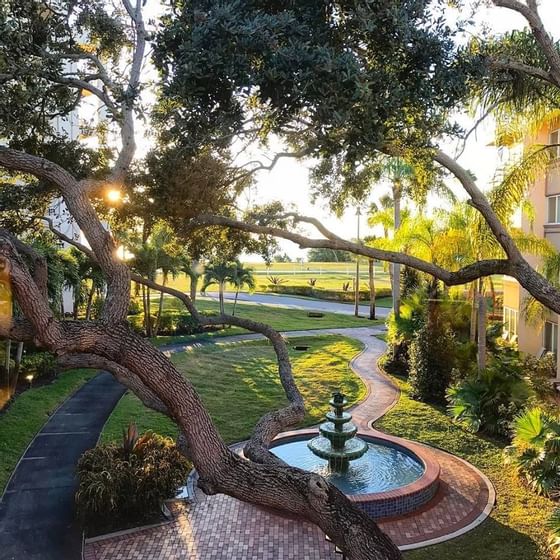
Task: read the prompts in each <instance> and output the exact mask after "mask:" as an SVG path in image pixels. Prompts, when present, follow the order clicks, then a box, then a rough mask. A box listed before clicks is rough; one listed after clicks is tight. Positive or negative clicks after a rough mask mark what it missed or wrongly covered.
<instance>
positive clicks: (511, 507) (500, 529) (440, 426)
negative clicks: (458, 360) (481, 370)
mask: <svg viewBox="0 0 560 560" xmlns="http://www.w3.org/2000/svg"><path fill="white" fill-rule="evenodd" d="M393 379H394V380H395V381H396V382H397V383H398V384H399V386H400V388H401V390H402V395H401V399H400V401H399V403H398V405H397V406H396V407H395V408H394V409H393V410H391V411H390V412H389V413H388V414H387V415H386V416H385V417H383V418H382V419H381V420H380V421H379V422H377V423H376V427H377V428H380V429H382V430H384V431H386V432H389V433H391V434H395V435H398V436H401V437H405V438H409V439H414V440H417V441H422V442H425V443H428V444H430V445H434V446H436V447H440V448H442V449H445V450H446V451H449V452H451V453H453V454H455V455H458V456H459V457H462V458H464V459H466V460H467V461H469V462H470V463H472V464H473V465H475V466H476V467H478V468H479V469H480V470H481V471H483V472H484V473H485V474H486V475H487V476H488V477H489V478H490V480H491V481H492V482H493V484H494V486H495V488H496V492H497V504H496V507H495V508H494V510H493V512H492V514H491V518H490V519H487V520H486V521H485V522H484V523H483V524H482V525H481V526H479V527H478V528H477V529H474V530H473V531H471V532H469V533H467V534H466V535H464V536H462V537H459V538H457V539H453V540H451V541H448V542H447V543H443V544H440V545H436V546H431V547H428V548H425V549H419V550H415V551H411V552H408V553H406V555H405V556H406V558H407V560H448V559H450V558H452V559H453V560H544V559H548V558H549V556H548V555H547V553H546V551H545V549H544V545H545V543H546V534H547V530H546V526H545V524H546V521H547V519H548V517H549V515H550V513H551V511H552V509H553V503H552V501H551V500H548V499H546V498H542V497H539V496H536V495H535V494H533V493H532V492H530V491H529V489H528V488H527V487H526V486H524V485H523V484H522V483H521V482H520V481H519V480H518V479H517V477H516V476H515V474H514V473H513V471H512V469H511V468H508V467H505V466H504V464H503V461H502V450H503V445H502V444H500V443H496V442H494V441H490V440H487V439H484V438H482V437H479V436H477V435H475V434H471V433H469V432H467V431H465V430H463V429H462V428H460V427H459V426H457V425H456V424H454V423H453V422H451V420H450V419H449V417H448V416H446V414H445V411H444V410H442V409H438V408H434V407H431V406H428V405H425V404H423V403H419V402H416V401H413V400H412V399H410V398H409V396H408V395H409V385H408V384H407V383H405V382H403V381H400V380H398V379H396V378H393Z"/></svg>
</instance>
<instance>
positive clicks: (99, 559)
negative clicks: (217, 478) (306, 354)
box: [84, 327, 495, 560]
mask: <svg viewBox="0 0 560 560" xmlns="http://www.w3.org/2000/svg"><path fill="white" fill-rule="evenodd" d="M381 332H383V331H382V330H381V329H371V328H367V327H366V328H343V329H324V330H323V329H321V330H316V331H297V332H290V333H285V334H287V335H289V336H309V335H313V334H337V335H344V336H348V337H350V338H354V339H357V340H359V341H360V342H362V343H363V344H364V349H363V350H362V351H361V352H360V353H359V354H358V355H357V356H355V357H354V359H353V360H352V361H351V367H352V369H353V370H354V371H355V372H356V373H357V374H358V375H359V376H360V377H361V378H362V380H363V381H364V383H365V384H366V386H367V388H368V394H367V396H366V398H365V399H364V400H363V401H362V402H361V403H359V404H357V405H355V406H354V407H353V408H352V409H351V410H352V414H353V416H354V421H355V423H356V424H357V425H358V427H359V429H360V431H362V432H365V433H368V432H369V433H372V434H375V432H376V430H375V429H374V428H372V427H371V424H372V422H373V421H375V420H377V419H379V418H380V417H381V416H383V415H384V414H385V413H386V412H387V411H388V410H390V409H391V408H392V407H393V406H394V405H395V404H396V402H397V401H398V397H399V390H398V388H397V387H395V385H394V384H393V383H392V381H391V380H390V379H389V378H388V377H387V376H385V375H384V374H383V373H381V372H380V371H379V369H378V367H377V360H378V359H379V357H380V356H381V354H382V353H383V352H384V350H385V347H386V345H385V343H384V342H382V341H381V340H379V339H377V338H376V337H375V336H374V335H375V334H379V333H381ZM255 338H259V337H258V336H255V335H241V336H235V337H233V336H232V337H231V338H230V337H227V338H223V339H220V340H216V341H215V342H214V341H213V342H212V343H217V344H228V343H232V342H236V341H240V340H251V339H255ZM189 346H192V345H176V346H173V347H167V348H165V349H164V350H166V351H168V352H170V353H172V352H177V351H181V350H184V349H186V348H188V347H189ZM162 349H163V348H162ZM377 433H379V432H377ZM238 445H239V444H238ZM415 445H421V444H415ZM423 447H424V448H425V450H426V452H427V453H430V454H433V456H434V457H435V459H436V460H437V461H438V462H439V464H440V466H441V477H440V480H441V483H440V488H439V491H438V493H437V494H436V496H435V497H434V498H433V500H432V501H431V502H430V503H429V504H427V505H426V506H424V508H422V509H420V510H418V511H416V512H413V513H411V514H408V515H406V516H403V517H399V518H393V519H389V520H382V521H380V522H379V525H380V527H381V528H382V530H383V531H385V532H386V533H387V534H388V535H389V536H390V537H391V538H392V539H393V540H394V541H395V542H396V543H397V544H398V545H399V547H400V548H401V549H402V550H408V549H412V548H419V547H421V546H428V545H431V544H436V543H439V542H443V541H445V540H449V539H451V538H454V537H457V536H459V535H461V534H464V533H466V532H467V531H469V530H471V529H473V528H474V527H476V526H477V525H479V524H480V523H482V521H484V519H486V518H487V517H488V515H489V513H490V511H491V509H492V507H493V504H494V499H495V493H494V489H493V487H492V484H491V483H490V481H489V480H488V479H487V478H486V477H485V476H484V475H483V474H482V473H480V472H479V471H478V470H477V469H476V468H475V467H473V466H472V465H470V464H469V463H467V462H466V461H464V460H462V459H459V458H458V457H455V456H453V455H450V454H448V453H446V452H444V451H441V450H438V449H434V448H431V447H428V446H423ZM173 509H174V513H175V518H174V519H173V520H172V521H170V522H169V523H166V524H164V525H160V526H157V527H151V528H139V529H138V530H136V531H134V530H133V531H130V532H126V533H124V534H123V533H121V534H118V535H117V534H114V535H107V536H106V537H97V538H96V539H92V540H91V541H86V543H85V549H84V552H85V556H84V557H85V559H86V560H110V559H113V558H119V559H122V560H132V559H135V560H139V559H142V560H148V559H151V558H154V557H157V558H159V559H161V560H176V559H179V558H181V559H188V560H214V559H216V560H217V559H222V558H228V559H231V560H288V559H296V558H298V559H299V558H305V559H306V560H335V559H337V558H340V556H339V555H337V554H335V552H334V547H333V545H332V544H331V543H329V542H327V541H326V540H325V538H324V534H323V533H322V532H321V531H320V529H319V528H318V527H316V526H315V525H312V524H310V523H307V522H303V521H302V520H300V519H294V518H292V517H287V516H283V515H281V514H279V513H277V512H272V511H269V510H266V509H264V508H260V507H256V506H253V505H251V504H246V503H243V502H240V501H238V500H236V499H234V498H231V497H229V496H225V495H223V494H221V495H217V496H211V497H208V496H205V495H204V494H203V493H202V492H201V491H200V490H198V489H195V498H194V500H193V502H192V503H190V504H175V505H174V506H173Z"/></svg>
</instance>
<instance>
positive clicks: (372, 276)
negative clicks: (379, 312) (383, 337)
mask: <svg viewBox="0 0 560 560" xmlns="http://www.w3.org/2000/svg"><path fill="white" fill-rule="evenodd" d="M374 266H375V263H374V262H373V259H369V261H368V276H369V318H370V319H371V320H373V319H375V270H374Z"/></svg>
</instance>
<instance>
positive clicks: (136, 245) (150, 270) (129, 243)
mask: <svg viewBox="0 0 560 560" xmlns="http://www.w3.org/2000/svg"><path fill="white" fill-rule="evenodd" d="M124 243H125V245H126V247H127V249H128V250H129V251H130V252H131V253H132V254H133V255H134V256H133V258H132V259H131V260H130V262H129V265H130V267H131V268H132V269H133V270H134V271H135V272H137V273H138V274H141V275H142V276H144V278H147V279H148V280H151V281H153V282H155V281H156V280H157V275H158V271H161V272H162V284H163V285H164V286H165V285H166V284H167V282H168V279H169V276H170V275H171V276H175V275H176V274H177V273H178V272H179V271H180V269H181V266H182V265H183V263H184V257H183V254H182V252H181V250H180V249H179V248H178V247H177V246H176V245H175V243H174V235H173V231H172V230H171V228H170V227H169V226H168V225H166V224H164V223H161V222H160V223H157V224H155V225H154V227H153V228H152V229H151V231H150V233H149V235H147V236H146V235H143V236H142V237H140V236H139V235H138V233H134V234H133V235H130V236H129V237H128V238H127V239H125V240H124ZM163 298H164V294H163V292H160V298H159V305H158V312H157V315H156V318H155V321H152V309H151V290H150V288H148V287H146V286H144V285H143V286H142V303H143V308H144V328H145V331H146V336H148V337H152V336H155V335H156V334H157V329H158V328H159V324H160V321H161V315H162V312H163V301H164V299H163Z"/></svg>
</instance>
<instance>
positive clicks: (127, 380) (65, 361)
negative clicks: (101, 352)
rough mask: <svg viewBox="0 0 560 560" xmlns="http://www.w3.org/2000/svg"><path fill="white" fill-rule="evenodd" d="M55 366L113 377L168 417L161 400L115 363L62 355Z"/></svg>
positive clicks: (99, 358)
mask: <svg viewBox="0 0 560 560" xmlns="http://www.w3.org/2000/svg"><path fill="white" fill-rule="evenodd" d="M56 365H57V367H58V368H59V369H61V370H66V369H76V368H86V369H101V370H104V371H108V372H110V373H112V374H113V375H114V376H115V379H116V380H117V381H118V382H119V383H121V384H122V385H124V386H125V387H126V388H127V389H129V390H130V391H132V392H133V393H134V394H135V395H136V396H137V397H138V398H139V399H140V400H141V401H142V402H143V403H144V405H146V406H147V407H148V408H151V409H153V410H155V411H157V412H161V413H162V414H165V415H166V416H169V410H168V409H167V407H166V406H165V405H164V404H163V403H162V402H161V400H160V399H159V398H158V397H157V395H155V394H154V393H153V392H152V391H150V390H149V389H148V388H147V387H146V386H145V385H144V384H143V383H142V381H140V379H139V378H138V376H137V375H135V374H134V373H132V372H131V371H130V370H129V369H127V368H125V367H123V366H121V365H120V364H118V363H117V362H113V361H112V360H108V359H107V358H103V357H101V356H97V355H96V354H63V355H62V356H59V358H58V359H57V361H56Z"/></svg>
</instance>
